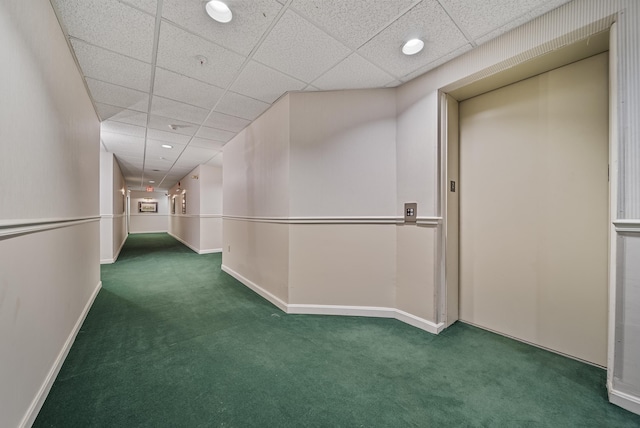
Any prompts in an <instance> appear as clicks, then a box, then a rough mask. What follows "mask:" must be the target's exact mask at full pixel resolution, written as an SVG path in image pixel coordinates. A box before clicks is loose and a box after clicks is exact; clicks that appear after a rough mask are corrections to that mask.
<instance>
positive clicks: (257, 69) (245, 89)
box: [231, 61, 306, 103]
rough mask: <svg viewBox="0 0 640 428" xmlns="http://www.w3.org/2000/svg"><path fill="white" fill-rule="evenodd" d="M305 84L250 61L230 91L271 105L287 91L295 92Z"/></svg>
mask: <svg viewBox="0 0 640 428" xmlns="http://www.w3.org/2000/svg"><path fill="white" fill-rule="evenodd" d="M305 85H306V84H305V83H304V82H301V81H300V80H297V79H294V78H293V77H289V76H287V75H285V74H282V73H280V72H279V71H276V70H274V69H272V68H269V67H267V66H265V65H262V64H260V63H258V62H255V61H250V62H249V63H248V64H247V65H246V66H245V67H244V68H243V69H242V72H241V73H240V76H238V79H237V80H236V81H235V82H234V84H233V86H231V90H232V91H234V92H237V93H239V94H242V95H246V96H248V97H251V98H256V99H258V100H261V101H264V102H267V103H272V102H274V101H275V100H277V99H278V98H280V96H281V95H282V94H284V93H285V92H287V91H297V90H300V89H302V88H303V87H304V86H305Z"/></svg>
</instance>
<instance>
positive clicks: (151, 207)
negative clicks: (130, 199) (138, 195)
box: [138, 202, 158, 213]
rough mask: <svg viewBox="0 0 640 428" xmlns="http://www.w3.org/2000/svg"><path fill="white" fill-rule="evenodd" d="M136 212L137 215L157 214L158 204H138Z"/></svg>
mask: <svg viewBox="0 0 640 428" xmlns="http://www.w3.org/2000/svg"><path fill="white" fill-rule="evenodd" d="M138 212H139V213H157V212H158V203H157V202H138Z"/></svg>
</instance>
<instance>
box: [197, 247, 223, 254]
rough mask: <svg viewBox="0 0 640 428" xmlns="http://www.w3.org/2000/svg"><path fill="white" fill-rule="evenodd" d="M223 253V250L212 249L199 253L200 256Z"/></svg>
mask: <svg viewBox="0 0 640 428" xmlns="http://www.w3.org/2000/svg"><path fill="white" fill-rule="evenodd" d="M221 252H222V248H210V249H208V250H200V251H198V254H214V253H221Z"/></svg>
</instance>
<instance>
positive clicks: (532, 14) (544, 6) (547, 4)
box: [454, 0, 570, 45]
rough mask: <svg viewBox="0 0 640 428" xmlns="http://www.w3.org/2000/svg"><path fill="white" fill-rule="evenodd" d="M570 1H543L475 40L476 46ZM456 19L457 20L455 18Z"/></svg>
mask: <svg viewBox="0 0 640 428" xmlns="http://www.w3.org/2000/svg"><path fill="white" fill-rule="evenodd" d="M569 1H570V0H551V1H541V2H539V3H540V5H538V6H536V7H534V8H533V9H531V10H529V11H528V12H526V13H525V14H523V15H520V16H518V17H516V18H514V19H513V20H510V21H509V22H507V23H505V24H503V25H501V26H500V27H498V28H495V29H493V30H491V31H489V32H487V33H485V34H483V35H482V36H480V37H477V38H476V39H475V42H476V44H478V45H481V44H482V43H485V42H488V41H489V40H491V39H494V38H496V37H498V36H499V35H501V34H504V33H506V32H507V31H509V30H511V29H514V28H516V27H518V26H520V25H522V24H524V23H526V22H529V21H531V20H532V19H534V18H537V17H538V16H541V15H544V14H545V13H547V12H549V11H550V10H553V9H555V8H557V7H559V6H561V5H563V4H565V3H568V2H569ZM454 19H455V18H454Z"/></svg>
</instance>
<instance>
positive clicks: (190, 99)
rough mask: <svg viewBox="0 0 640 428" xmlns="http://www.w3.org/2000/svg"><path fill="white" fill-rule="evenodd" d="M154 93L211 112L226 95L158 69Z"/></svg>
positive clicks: (206, 84) (197, 82)
mask: <svg viewBox="0 0 640 428" xmlns="http://www.w3.org/2000/svg"><path fill="white" fill-rule="evenodd" d="M153 93H154V94H155V95H159V96H161V97H165V98H170V99H172V100H176V101H181V102H183V103H187V104H191V105H194V106H198V107H202V108H205V109H207V110H211V109H212V108H213V106H214V105H215V104H216V102H217V101H218V100H219V99H220V97H221V96H222V94H223V93H224V89H221V88H218V87H217V86H213V85H209V84H208V83H204V82H200V81H199V80H196V79H192V78H191V77H187V76H183V75H182V74H178V73H174V72H173V71H169V70H164V69H162V68H156V80H155V83H154V85H153Z"/></svg>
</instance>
